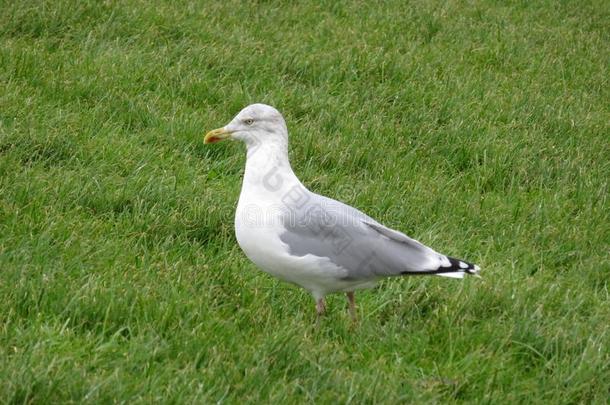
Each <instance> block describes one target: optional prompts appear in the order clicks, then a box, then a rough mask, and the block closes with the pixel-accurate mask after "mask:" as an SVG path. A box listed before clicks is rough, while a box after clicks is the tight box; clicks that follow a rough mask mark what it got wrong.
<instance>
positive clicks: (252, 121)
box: [244, 118, 254, 125]
mask: <svg viewBox="0 0 610 405" xmlns="http://www.w3.org/2000/svg"><path fill="white" fill-rule="evenodd" d="M244 122H245V123H246V125H252V124H254V120H253V119H252V118H248V119H247V120H244Z"/></svg>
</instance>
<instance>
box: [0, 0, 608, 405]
mask: <svg viewBox="0 0 610 405" xmlns="http://www.w3.org/2000/svg"><path fill="white" fill-rule="evenodd" d="M609 17H610V7H609V5H608V3H607V2H603V1H584V2H583V1H561V2H551V1H539V2H525V1H511V2H493V1H473V2H457V1H450V2H446V3H439V4H433V3H432V2H426V1H412V2H403V1H391V2H386V3H383V4H380V5H374V6H373V5H371V4H369V3H366V2H342V1H340V2H328V3H318V2H300V3H298V4H292V3H281V2H275V1H268V2H266V1H260V2H254V1H252V2H239V1H230V0H229V1H224V2H209V3H205V2H200V3H191V2H182V1H171V2H169V1H168V2H156V3H155V4H154V5H151V4H146V3H143V2H138V1H131V0H126V1H108V2H97V1H66V0H57V1H20V2H8V1H3V2H2V7H0V303H1V310H0V400H1V401H2V402H4V403H52V402H102V403H109V402H129V403H150V402H153V401H155V402H156V401H162V402H167V403H191V402H203V403H208V402H220V403H223V402H226V403H235V402H238V401H248V402H267V403H269V402H280V401H285V402H288V403H303V402H316V403H334V402H343V403H347V402H352V403H373V402H381V403H398V402H424V401H426V402H443V403H444V402H449V403H452V402H455V403H460V402H487V403H515V402H516V403H531V402H535V403H542V402H545V403H546V402H550V403H591V402H592V403H607V401H608V398H609V395H610V322H608V320H609V319H610V305H609V304H610V302H609V292H608V280H609V279H610V258H609V250H608V246H609V242H610V227H609V224H610V218H609V210H608V179H609V178H610V164H609V163H608V151H609V150H610V148H609V143H610V142H609V140H608V139H609V138H608V136H609V133H610V125H609V123H610V110H609V107H608V106H609V103H608V101H609V100H610V94H609V86H608V71H609V59H608V58H609V54H610V46H609V45H608V44H609V43H610V35H609V34H610V29H609V25H608V21H609ZM252 102H265V103H268V104H272V105H274V106H276V107H277V108H278V109H280V111H282V112H283V113H284V115H285V117H286V119H287V122H288V126H289V130H290V133H291V146H290V153H291V160H292V163H293V167H294V169H295V171H296V173H297V175H298V176H299V177H300V178H301V179H302V181H303V182H304V183H305V184H306V185H307V186H308V187H310V189H312V190H314V191H316V192H319V193H322V194H326V195H329V196H332V197H335V198H339V199H341V200H343V201H345V202H346V203H349V204H351V205H355V206H357V207H359V208H360V209H362V210H363V211H365V212H367V213H368V214H369V215H371V216H373V217H375V218H377V219H379V220H380V221H382V222H384V223H386V224H388V225H389V226H392V227H396V228H398V229H400V230H402V231H404V232H406V233H408V234H409V235H411V236H413V237H415V238H417V239H419V240H421V241H422V242H424V243H426V244H429V245H431V246H433V247H434V248H436V249H438V250H440V251H442V252H444V253H446V254H450V255H453V256H457V257H464V258H467V259H469V260H471V261H473V262H475V263H478V264H480V265H481V266H482V267H483V268H484V278H483V279H482V280H477V279H467V280H464V281H463V282H460V281H456V280H450V279H443V278H440V277H437V278H434V277H432V278H402V279H391V280H387V281H384V282H383V283H381V285H380V287H379V288H377V289H375V290H371V291H366V292H362V293H359V294H358V295H357V300H358V303H359V314H360V318H361V322H360V324H359V325H358V326H357V327H356V328H351V327H350V322H349V317H348V316H347V314H346V310H345V301H344V297H342V296H339V295H336V296H331V297H330V300H329V301H330V302H329V306H330V313H329V314H328V315H327V317H326V318H325V319H324V321H323V322H322V324H321V325H320V327H319V329H317V330H316V329H314V328H313V326H312V325H313V320H314V308H313V301H312V299H311V297H310V296H308V295H307V294H306V293H305V292H304V291H302V290H300V289H297V288H294V287H292V286H289V285H287V284H283V283H281V282H279V281H277V280H275V279H273V278H271V277H269V276H267V275H266V274H264V273H262V272H260V271H258V270H256V269H255V267H254V266H253V265H252V264H250V263H249V262H248V260H247V259H246V258H245V257H244V255H243V254H242V253H241V252H240V250H239V248H238V247H237V245H236V241H235V238H234V235H233V224H232V219H233V212H234V209H235V206H236V201H237V197H238V195H239V189H240V180H241V174H242V171H243V166H244V160H245V155H244V152H243V148H242V147H241V145H238V144H235V143H230V144H221V145H213V146H204V145H203V144H202V136H203V133H204V132H205V131H206V130H209V129H211V128H215V127H218V126H220V125H224V124H225V123H226V122H228V121H229V119H231V118H232V116H233V115H234V114H235V113H236V112H237V111H239V110H240V109H241V108H242V107H243V106H245V105H247V104H249V103H252Z"/></svg>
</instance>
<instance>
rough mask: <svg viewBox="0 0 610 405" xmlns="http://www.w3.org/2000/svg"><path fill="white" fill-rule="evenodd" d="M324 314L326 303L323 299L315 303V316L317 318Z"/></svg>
mask: <svg viewBox="0 0 610 405" xmlns="http://www.w3.org/2000/svg"><path fill="white" fill-rule="evenodd" d="M324 312H326V301H324V298H320V299H318V300H317V301H316V314H317V315H318V318H319V317H320V316H322V315H324Z"/></svg>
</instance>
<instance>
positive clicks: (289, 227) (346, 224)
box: [280, 189, 453, 280]
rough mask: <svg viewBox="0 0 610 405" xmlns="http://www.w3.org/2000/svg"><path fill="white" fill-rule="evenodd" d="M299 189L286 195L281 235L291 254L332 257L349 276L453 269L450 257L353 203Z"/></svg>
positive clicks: (355, 277) (360, 278)
mask: <svg viewBox="0 0 610 405" xmlns="http://www.w3.org/2000/svg"><path fill="white" fill-rule="evenodd" d="M300 192H301V195H300V197H299V198H298V199H297V198H284V199H282V201H283V203H284V205H285V206H286V207H287V208H288V211H289V212H290V215H288V216H287V217H286V219H285V221H284V227H285V231H284V232H283V233H282V234H281V235H280V239H281V240H282V241H283V242H284V243H286V245H288V247H289V249H290V254H292V255H295V256H305V255H307V254H312V255H315V256H319V257H325V258H328V259H330V261H332V262H333V263H335V264H336V265H338V266H340V267H342V268H344V269H346V270H347V276H346V280H367V279H374V278H378V277H384V276H385V277H387V276H398V275H401V274H409V273H416V274H417V273H418V274H442V273H444V272H447V271H451V270H449V268H451V267H452V264H453V263H451V262H450V260H449V258H447V257H446V256H444V255H441V254H439V253H437V252H435V251H434V250H432V249H430V248H429V247H427V246H425V245H423V244H421V243H419V242H418V241H416V240H414V239H411V238H409V237H408V236H407V235H405V234H403V233H401V232H398V231H395V230H392V229H390V228H387V227H385V226H383V225H381V224H380V223H378V222H377V221H375V220H374V219H372V218H370V217H369V216H367V215H365V214H363V213H362V212H360V211H358V210H357V209H355V208H353V207H350V206H349V205H346V204H343V203H341V202H339V201H335V200H332V199H330V198H326V197H323V196H320V195H317V194H314V193H311V192H310V191H308V190H306V189H303V190H301V191H300Z"/></svg>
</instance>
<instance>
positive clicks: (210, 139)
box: [203, 128, 231, 143]
mask: <svg viewBox="0 0 610 405" xmlns="http://www.w3.org/2000/svg"><path fill="white" fill-rule="evenodd" d="M230 137H231V132H229V131H227V130H225V129H224V128H218V129H214V130H212V131H210V132H208V133H207V134H205V138H203V143H216V142H220V141H223V140H225V139H228V138H230Z"/></svg>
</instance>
